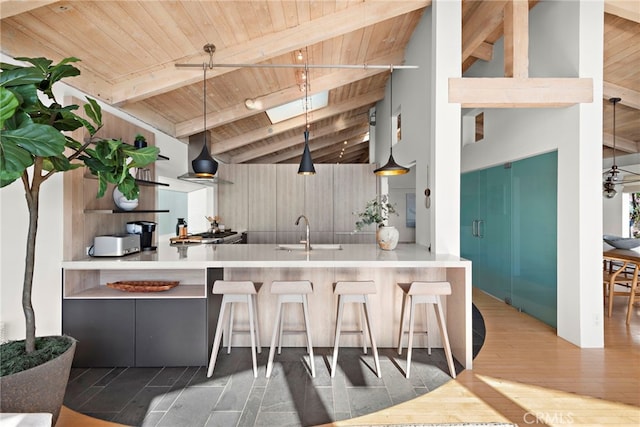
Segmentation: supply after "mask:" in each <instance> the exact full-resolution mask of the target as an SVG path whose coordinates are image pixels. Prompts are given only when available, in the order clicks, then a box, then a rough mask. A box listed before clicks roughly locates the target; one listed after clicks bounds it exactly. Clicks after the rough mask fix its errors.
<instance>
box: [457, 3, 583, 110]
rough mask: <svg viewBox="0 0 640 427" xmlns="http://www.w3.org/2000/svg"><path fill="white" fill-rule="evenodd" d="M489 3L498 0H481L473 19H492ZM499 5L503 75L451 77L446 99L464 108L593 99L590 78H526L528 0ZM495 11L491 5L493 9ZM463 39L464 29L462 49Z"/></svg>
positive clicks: (530, 105) (548, 104)
mask: <svg viewBox="0 0 640 427" xmlns="http://www.w3.org/2000/svg"><path fill="white" fill-rule="evenodd" d="M491 3H499V2H487V3H482V4H481V5H480V6H478V7H477V8H476V12H475V13H474V14H473V19H476V18H477V17H484V18H485V19H487V20H490V21H491V19H492V18H491V17H488V16H486V13H489V10H492V9H489V6H487V5H488V4H491ZM494 7H495V6H494ZM502 7H503V14H502V15H503V16H504V74H505V77H504V78H502V77H495V78H491V77H490V78H450V79H449V102H453V103H459V104H462V107H463V108H538V107H544V108H546V107H566V106H569V105H573V104H577V103H582V102H593V79H591V78H528V76H529V70H528V68H529V58H528V55H529V48H528V46H529V2H528V1H527V0H509V1H508V2H507V3H506V4H502ZM481 11H482V13H481ZM496 12H497V11H496V9H493V13H496ZM473 19H469V21H472V23H473V25H474V28H476V31H475V32H474V33H481V31H480V29H479V28H477V27H478V23H477V22H475V21H473ZM494 19H495V18H494ZM491 22H492V25H493V21H491ZM487 26H488V25H487ZM486 36H488V33H487V34H486V35H485V37H486ZM464 40H465V38H464V29H463V51H464V49H468V48H469V46H466V45H465V44H464ZM464 59H465V55H464V54H463V60H464Z"/></svg>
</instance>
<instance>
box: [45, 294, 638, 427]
mask: <svg viewBox="0 0 640 427" xmlns="http://www.w3.org/2000/svg"><path fill="white" fill-rule="evenodd" d="M473 301H474V303H475V304H476V306H477V307H478V308H479V309H480V312H481V313H482V316H483V317H484V321H485V326H486V330H487V335H486V338H485V343H484V346H483V348H482V350H481V351H480V354H479V355H478V357H477V358H476V359H475V360H474V369H473V370H472V371H464V372H462V373H461V374H460V375H459V376H458V378H456V379H455V380H453V381H449V382H448V383H447V384H445V385H443V386H441V387H440V388H438V389H436V390H435V391H432V392H430V393H428V394H425V395H422V396H420V397H418V398H416V399H413V400H411V401H408V402H404V403H402V404H399V405H396V406H393V407H390V408H387V409H384V410H382V411H379V412H376V413H373V414H369V415H366V416H363V417H359V418H354V419H351V420H347V421H340V422H336V423H333V424H330V425H331V426H356V425H357V426H368V425H384V424H400V423H407V424H411V423H447V422H448V423H454V422H511V423H515V424H518V425H535V426H545V425H546V426H554V425H580V426H603V425H612V426H634V427H638V426H639V425H640V308H639V307H635V311H636V312H635V313H634V314H633V316H632V321H631V325H629V326H626V325H625V315H626V304H625V299H624V298H616V301H615V305H614V314H613V317H612V318H611V319H609V318H606V317H605V348H604V349H580V348H578V347H576V346H574V345H573V344H570V343H568V342H566V341H565V340H563V339H561V338H558V337H557V336H556V334H555V330H553V329H552V328H550V327H548V326H546V325H544V324H542V323H541V322H539V321H537V320H535V319H533V318H531V317H530V316H527V315H526V314H523V313H519V312H517V311H516V310H514V309H512V308H511V307H509V306H507V305H505V304H504V303H502V302H501V301H498V300H495V299H494V298H491V297H489V296H487V295H486V294H484V293H482V292H481V291H478V290H475V289H474V294H473ZM116 425H117V424H112V423H108V422H105V421H101V420H94V419H92V418H89V417H86V416H84V415H82V414H78V413H77V412H74V411H71V410H69V409H67V408H63V411H62V413H61V415H60V418H59V420H58V423H57V424H56V427H113V426H116Z"/></svg>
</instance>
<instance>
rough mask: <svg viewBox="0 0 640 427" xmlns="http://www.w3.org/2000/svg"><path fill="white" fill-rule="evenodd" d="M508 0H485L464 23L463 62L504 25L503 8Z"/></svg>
mask: <svg viewBox="0 0 640 427" xmlns="http://www.w3.org/2000/svg"><path fill="white" fill-rule="evenodd" d="M507 1H508V0H496V1H483V2H481V3H480V5H479V6H478V7H477V9H476V10H475V12H474V13H473V15H471V17H470V18H469V19H468V20H467V22H464V23H463V24H464V25H462V62H464V61H465V60H466V59H467V58H469V57H470V56H472V55H473V52H475V51H476V49H477V48H478V47H479V46H480V45H482V43H484V41H485V40H486V39H487V37H488V36H489V34H491V33H492V32H493V31H494V30H495V29H496V28H497V27H499V26H500V25H502V13H501V12H502V9H503V8H504V5H505V4H506V3H507Z"/></svg>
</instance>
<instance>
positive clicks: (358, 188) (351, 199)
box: [333, 165, 378, 243]
mask: <svg viewBox="0 0 640 427" xmlns="http://www.w3.org/2000/svg"><path fill="white" fill-rule="evenodd" d="M374 169H375V165H334V167H333V181H334V183H335V185H334V186H333V200H334V207H333V228H334V230H335V231H343V232H346V231H353V230H355V227H356V225H355V224H356V220H357V217H356V215H354V212H361V211H362V210H364V207H365V205H366V204H367V202H368V201H369V200H371V199H373V198H374V197H376V194H377V182H378V180H377V178H376V176H375V175H374V173H373V170H374ZM372 231H373V230H372ZM347 240H349V239H347ZM341 243H342V242H341ZM344 243H347V242H344ZM349 243H351V242H349ZM353 243H358V242H353Z"/></svg>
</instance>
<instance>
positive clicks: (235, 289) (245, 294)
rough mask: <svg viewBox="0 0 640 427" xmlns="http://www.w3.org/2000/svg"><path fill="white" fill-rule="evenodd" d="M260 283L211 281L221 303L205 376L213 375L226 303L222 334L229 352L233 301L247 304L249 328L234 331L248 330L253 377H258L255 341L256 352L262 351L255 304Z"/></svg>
mask: <svg viewBox="0 0 640 427" xmlns="http://www.w3.org/2000/svg"><path fill="white" fill-rule="evenodd" d="M260 286H262V283H253V282H251V281H237V280H216V281H215V282H214V283H213V290H212V292H213V293H214V294H222V305H221V307H220V315H219V316H218V325H217V326H216V333H215V337H214V339H213V349H212V351H211V359H210V360H209V370H208V371H207V377H211V375H213V368H214V366H215V364H216V359H217V357H218V350H219V349H220V339H221V338H222V333H223V328H224V327H225V325H226V324H227V323H226V322H225V314H226V307H227V304H229V305H230V308H229V323H228V331H225V332H224V334H225V336H226V337H227V339H228V340H229V342H228V347H227V353H230V352H231V339H232V332H233V305H234V304H235V303H243V304H247V307H248V311H249V330H248V331H236V333H239V332H248V333H249V335H250V336H251V358H252V360H253V377H254V378H257V377H258V366H257V361H256V342H257V348H258V353H261V352H262V347H260V329H259V327H258V305H257V304H256V300H257V298H256V295H257V293H258V291H259V290H260Z"/></svg>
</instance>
